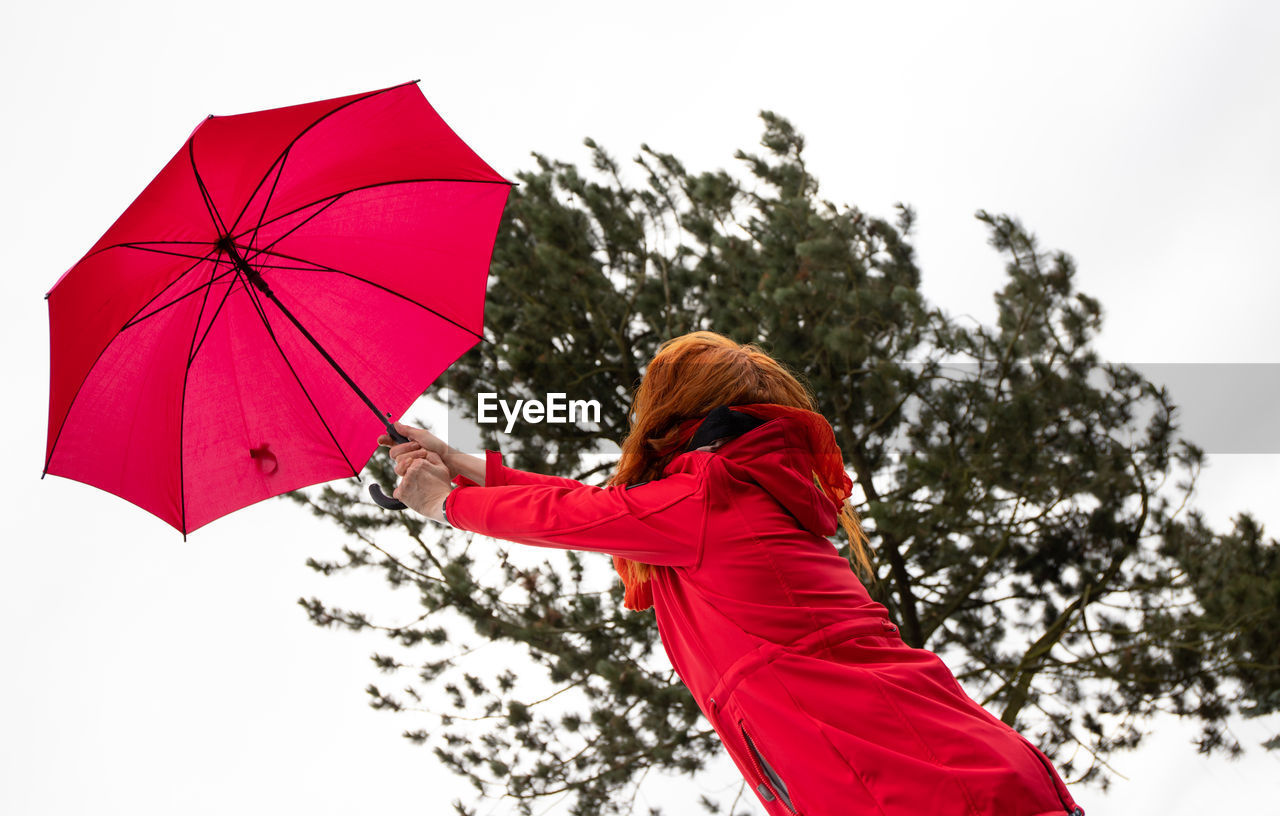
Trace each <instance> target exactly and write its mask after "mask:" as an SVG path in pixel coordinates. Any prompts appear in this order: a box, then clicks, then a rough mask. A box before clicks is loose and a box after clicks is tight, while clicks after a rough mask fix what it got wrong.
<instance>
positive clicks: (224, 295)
mask: <svg viewBox="0 0 1280 816" xmlns="http://www.w3.org/2000/svg"><path fill="white" fill-rule="evenodd" d="M235 272H236V268H235V267H234V266H233V267H232V268H231V269H229V270H227V271H226V272H223V273H222V274H221V275H219V276H218V279H219V280H221V279H222V278H224V277H226V276H227V275H231V274H234V273H235ZM236 277H237V279H238V278H239V275H237V276H236ZM208 285H209V286H212V285H213V281H210V282H209V284H208ZM235 288H236V287H235V284H234V283H232V284H231V285H229V286H228V287H227V291H225V292H223V293H222V300H220V301H219V302H218V308H217V309H214V311H213V317H211V318H209V325H207V326H205V327H204V334H202V335H200V342H199V343H196V347H195V348H194V349H192V351H191V360H188V361H187V364H188V365H190V364H191V361H192V360H195V358H196V355H197V354H199V353H200V349H202V348H204V341H205V340H206V339H208V337H209V332H211V331H213V324H214V323H216V322H217V320H218V315H220V314H222V307H223V306H226V305H227V300H228V299H229V298H230V297H231V293H232V292H233V291H235Z"/></svg>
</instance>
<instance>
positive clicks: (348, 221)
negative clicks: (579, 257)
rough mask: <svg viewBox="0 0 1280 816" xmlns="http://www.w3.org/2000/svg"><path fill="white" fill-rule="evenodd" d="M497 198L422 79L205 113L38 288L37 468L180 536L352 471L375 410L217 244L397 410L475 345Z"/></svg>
mask: <svg viewBox="0 0 1280 816" xmlns="http://www.w3.org/2000/svg"><path fill="white" fill-rule="evenodd" d="M197 169H198V171H199V176H200V179H201V180H203V183H204V186H205V188H206V189H207V194H208V200H209V201H210V202H211V204H212V207H213V209H214V210H216V215H214V214H213V213H211V211H210V208H209V206H207V205H206V203H205V196H204V194H203V193H202V191H201V189H200V184H199V182H198V181H197V176H196V170H197ZM509 191H510V185H509V183H508V182H506V181H505V180H504V179H503V178H502V177H501V176H499V175H498V174H497V173H496V172H494V170H493V169H492V168H490V167H489V166H488V165H487V164H485V163H484V161H482V160H481V159H480V157H479V156H477V155H476V154H475V153H474V152H473V151H472V150H471V149H470V148H469V147H468V146H467V145H466V144H464V143H463V142H462V140H461V139H459V138H458V136H457V135H456V134H455V133H454V132H453V131H452V130H451V129H450V128H449V126H448V125H446V124H445V123H444V121H443V120H442V119H441V118H440V116H439V115H438V114H437V113H436V112H435V111H434V110H433V109H432V107H431V105H430V104H428V102H427V100H426V98H425V97H424V96H423V95H422V91H421V90H419V88H418V86H417V85H416V84H409V85H401V86H397V87H394V88H388V89H384V90H381V91H375V92H371V93H365V94H356V95H353V96H347V97H342V98H338V99H328V100H324V101H321V102H313V103H309V104H305V105H295V106H292V107H287V108H278V109H275V110H267V111H259V112H257V113H246V114H240V115H236V116H221V117H212V118H209V119H207V120H205V121H204V122H202V123H201V124H200V126H199V127H197V128H196V129H195V131H194V132H193V133H192V134H191V137H190V138H189V139H188V142H187V143H186V144H184V145H183V146H182V148H181V149H180V150H179V151H178V152H177V154H175V155H174V157H173V159H172V160H171V161H170V162H169V163H168V164H167V165H166V166H165V167H164V168H163V169H162V170H161V171H160V173H159V175H157V176H156V178H155V179H154V180H153V181H152V182H151V183H150V184H149V185H148V186H147V188H146V189H145V190H143V191H142V193H141V194H140V195H139V196H138V198H137V200H135V201H134V202H133V204H132V205H130V206H129V208H128V209H127V210H126V211H125V212H124V214H122V215H121V216H120V218H119V219H118V220H117V221H116V222H115V224H113V225H112V226H111V228H110V229H108V230H107V232H106V234H105V235H103V236H102V238H101V239H99V240H98V242H97V243H96V244H94V246H93V248H92V249H91V250H90V252H89V253H88V254H87V255H86V256H85V257H84V258H83V259H81V260H80V261H79V262H78V263H77V264H76V265H75V266H74V267H72V268H71V269H70V270H69V271H68V272H67V273H66V274H65V275H63V277H62V278H61V280H59V281H58V283H57V284H56V285H55V286H54V288H53V289H52V291H50V293H49V296H48V300H49V324H50V337H51V378H50V398H49V433H48V440H47V445H46V467H45V470H46V472H47V473H53V474H56V475H59V476H65V477H68V478H71V479H76V480H78V481H82V482H87V483H89V484H92V485H96V486H98V487H100V488H102V489H104V490H108V491H110V492H112V493H115V494H117V495H119V496H121V497H123V498H125V499H128V500H129V501H131V502H133V503H135V504H137V505H139V506H141V507H143V508H145V509H146V510H148V511H150V512H152V513H154V514H156V515H157V516H159V517H160V518H162V519H164V520H165V521H167V522H168V523H169V524H172V525H173V526H175V527H177V528H178V529H180V530H182V531H183V532H187V531H190V530H194V529H196V528H198V527H200V526H201V525H203V524H205V523H207V522H209V521H211V520H213V519H215V518H217V517H219V516H221V515H223V514H225V513H228V512H231V511H232V510H235V509H237V508H239V507H243V506H245V505H247V504H251V503H253V502H256V501H259V500H261V499H264V498H267V497H268V496H274V495H276V494H278V493H283V492H285V491H288V490H293V489H295V488H298V487H302V486H304V485H309V484H314V483H316V482H322V481H327V480H330V479H334V478H338V477H341V476H351V475H353V474H354V473H356V472H358V471H359V469H360V468H361V467H363V465H364V463H365V461H366V460H367V459H368V458H369V456H370V454H371V453H372V452H373V451H374V449H375V443H374V440H375V439H376V438H377V436H378V434H379V433H380V432H381V430H382V425H381V424H380V423H379V421H378V418H377V417H375V416H374V414H373V412H372V411H371V410H370V409H369V408H368V407H367V406H366V405H365V404H364V403H363V402H361V401H360V399H359V398H358V397H357V396H356V395H355V393H354V392H353V391H352V390H351V389H350V387H348V385H347V384H346V383H345V382H344V381H343V380H342V379H341V378H340V376H339V375H338V374H336V373H335V372H334V370H333V369H332V368H331V367H330V365H329V364H328V363H327V362H326V361H325V360H324V359H323V358H322V357H321V355H320V354H319V353H317V352H316V350H315V349H314V347H313V346H312V345H311V344H310V343H309V342H308V341H307V340H305V339H304V338H303V337H302V336H301V334H300V333H299V332H298V331H297V330H296V329H295V328H294V327H293V326H292V325H291V324H290V323H289V322H288V321H287V320H286V318H285V317H284V316H283V314H281V312H280V311H279V310H278V309H277V308H276V307H275V306H274V305H273V304H272V303H271V302H270V301H269V300H267V299H266V298H265V297H264V296H263V295H261V294H259V293H258V292H257V291H256V290H252V288H251V287H249V286H247V285H246V284H245V282H244V281H243V280H242V279H241V276H239V275H238V274H236V273H235V272H234V271H233V267H232V265H231V263H230V262H229V261H228V260H227V256H226V255H225V254H220V253H218V252H217V250H216V249H215V246H216V243H217V241H218V239H219V237H220V236H222V235H224V234H230V235H232V236H233V237H234V239H235V243H236V244H237V246H238V247H239V248H240V249H239V251H240V253H241V254H242V255H244V257H245V259H246V260H247V261H249V263H250V265H251V266H253V267H255V268H257V269H258V271H259V272H260V274H261V275H262V277H263V279H264V280H265V281H266V282H267V284H269V285H270V287H271V288H272V290H273V291H274V292H275V293H276V295H277V296H278V297H279V298H280V301H281V302H282V303H283V304H284V305H285V307H286V308H287V309H289V310H290V311H292V312H293V313H294V315H295V316H296V317H297V318H298V320H299V321H300V322H301V323H302V324H303V325H304V326H305V327H306V328H307V330H308V331H310V332H311V333H312V334H313V335H314V336H315V337H316V339H317V340H318V341H319V342H320V343H321V345H322V346H323V347H324V348H325V349H326V351H327V352H328V353H329V354H330V355H331V356H332V357H333V358H334V359H336V360H337V362H338V363H339V365H341V366H342V368H343V369H344V370H345V371H346V372H347V374H348V375H349V376H350V377H351V378H352V379H353V380H354V381H355V382H356V383H357V384H358V385H359V386H360V388H361V389H362V390H363V391H364V392H365V393H366V394H367V395H368V396H369V398H370V399H371V400H372V402H373V403H374V405H375V406H377V408H378V409H379V410H381V411H385V412H388V413H389V414H390V415H391V416H393V417H398V416H401V415H402V414H403V413H404V412H405V411H406V410H408V408H409V406H410V405H411V404H412V403H413V401H414V400H415V399H416V398H417V397H418V396H419V395H420V394H421V393H422V391H423V389H424V388H426V386H427V385H428V384H430V383H431V382H432V380H434V379H435V378H436V377H437V376H438V375H439V374H440V373H441V372H442V371H444V369H445V368H447V367H448V366H449V364H450V363H452V362H453V361H454V360H455V359H457V357H458V356H459V355H461V354H462V353H463V352H465V351H466V350H467V349H469V348H470V347H471V346H473V345H474V344H475V343H476V342H477V336H478V334H479V333H480V332H481V325H482V320H483V314H484V295H485V283H486V278H487V275H488V269H489V257H490V253H491V252H492V248H493V239H494V237H495V235H496V234H497V228H498V222H499V219H500V217H501V214H502V210H503V207H504V205H505V203H506V199H507V195H508V192H509ZM267 252H269V253H270V254H266V253H267ZM202 258H204V260H201V259H202ZM254 296H256V298H255V297H254ZM255 300H256V301H258V302H260V303H261V307H262V309H263V310H264V311H265V314H266V317H267V320H268V321H269V323H270V326H271V328H270V330H268V329H267V328H266V327H264V325H263V321H262V319H261V318H260V317H259V314H258V311H257V305H256V304H255ZM426 307H429V308H426ZM432 310H434V312H433V311H432ZM148 315H149V316H148ZM135 320H137V322H136V323H133V325H128V324H130V323H132V322H133V321H135ZM126 326H127V327H126ZM122 327H125V328H122ZM277 344H278V346H277Z"/></svg>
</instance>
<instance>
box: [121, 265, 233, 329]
mask: <svg viewBox="0 0 1280 816" xmlns="http://www.w3.org/2000/svg"><path fill="white" fill-rule="evenodd" d="M119 246H125V245H124V244H120V245H119ZM213 254H214V253H213V251H212V250H211V251H210V252H209V253H207V254H206V255H205V256H204V257H203V258H196V262H195V263H193V264H191V266H188V267H187V268H186V269H184V270H182V271H181V272H179V273H178V274H177V275H176V276H174V278H173V280H171V281H169V282H168V283H166V284H165V285H164V288H163V289H161V290H160V291H159V292H156V293H155V294H154V295H152V296H151V297H149V298H147V302H146V303H144V304H142V305H141V306H139V307H138V311H136V312H134V313H133V316H132V317H130V318H129V320H128V321H127V322H126V323H125V324H124V326H122V327H121V329H120V330H121V331H124V329H126V328H128V327H129V325H130V324H131V323H133V322H134V321H136V320H137V319H138V315H140V314H142V310H143V309H145V308H147V307H148V306H150V305H151V304H152V303H155V302H156V300H157V299H159V297H160V296H161V295H163V294H164V293H165V292H168V291H169V290H170V289H172V288H173V286H174V285H175V284H176V283H177V282H178V281H180V280H182V279H183V278H185V277H186V276H187V275H189V274H190V273H191V271H192V270H194V269H195V268H196V267H197V266H199V265H200V264H202V263H203V262H205V261H207V260H209V258H210V256H212V255H213ZM192 291H196V290H194V289H193V290H192Z"/></svg>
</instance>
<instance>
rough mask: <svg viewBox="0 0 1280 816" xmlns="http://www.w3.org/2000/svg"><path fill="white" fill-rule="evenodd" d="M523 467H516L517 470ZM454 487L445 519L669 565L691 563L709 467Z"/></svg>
mask: <svg viewBox="0 0 1280 816" xmlns="http://www.w3.org/2000/svg"><path fill="white" fill-rule="evenodd" d="M517 472H520V471H517ZM485 478H486V484H485V486H484V487H478V486H474V485H468V486H462V487H458V488H455V489H454V490H453V491H452V492H451V493H450V494H449V496H448V498H447V499H446V501H445V515H446V516H448V519H449V523H450V524H452V525H453V526H454V527H458V528H461V529H463V530H471V531H472V532H476V533H480V534H481V535H487V536H492V537H494V538H502V539H506V540H508V541H515V542H517V543H520V544H531V545H533V546H537V547H553V548H556V549H565V550H587V551H591V552H602V553H608V554H609V555H619V556H622V557H623V558H628V559H631V560H633V561H641V562H643V563H646V564H656V565H660V566H670V567H691V566H695V565H696V564H697V563H698V561H699V558H700V556H701V553H702V542H703V537H704V536H703V529H704V521H705V518H706V504H707V503H706V469H705V468H697V469H695V470H691V471H688V472H681V473H673V474H671V475H670V476H667V477H665V478H663V479H658V480H656V481H652V482H646V483H643V484H639V485H632V486H630V487H623V486H613V487H603V488H601V487H592V486H590V485H583V484H579V483H576V482H573V480H572V479H567V480H564V481H565V482H568V483H567V484H559V483H536V482H535V483H530V484H500V485H493V486H490V485H489V484H488V483H487V479H488V473H486V476H485Z"/></svg>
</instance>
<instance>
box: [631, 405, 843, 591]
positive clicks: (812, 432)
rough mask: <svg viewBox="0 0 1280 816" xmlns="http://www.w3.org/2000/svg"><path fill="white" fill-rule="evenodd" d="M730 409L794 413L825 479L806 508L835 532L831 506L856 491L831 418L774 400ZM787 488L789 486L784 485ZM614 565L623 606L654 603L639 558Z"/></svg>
mask: <svg viewBox="0 0 1280 816" xmlns="http://www.w3.org/2000/svg"><path fill="white" fill-rule="evenodd" d="M730 410H732V411H738V412H741V413H744V414H748V415H750V416H753V417H756V418H758V419H763V420H770V419H777V418H779V417H790V418H791V419H792V420H794V421H795V424H796V425H797V427H798V428H799V429H800V431H801V432H802V433H803V434H804V436H805V452H806V455H808V456H810V457H811V458H812V460H813V467H812V469H811V473H813V474H816V475H817V476H818V478H819V479H821V481H822V487H823V492H822V493H814V494H812V495H811V496H810V499H811V501H812V506H810V507H808V508H806V513H805V515H806V516H807V520H808V521H809V523H810V525H811V526H812V527H813V528H814V529H815V530H819V531H820V532H821V533H822V535H831V534H832V533H834V532H835V526H832V527H831V529H830V530H827V529H826V521H827V519H828V517H829V516H830V518H831V519H832V523H833V525H834V524H836V523H837V522H835V521H834V519H835V516H833V515H830V514H829V510H830V511H832V512H835V513H839V512H840V507H841V505H842V504H843V503H844V500H845V499H847V498H849V495H850V494H851V493H852V492H853V480H852V479H850V478H849V474H848V473H845V470H844V457H843V456H842V455H841V453H840V446H839V445H837V444H836V435H835V433H834V432H833V431H832V430H831V423H829V422H827V418H826V417H824V416H823V415H822V414H819V413H817V412H816V411H806V410H805V409H803V408H794V407H792V406H790V405H775V404H772V403H752V404H750V405H735V406H732V407H731V408H730ZM703 419H704V418H703V417H694V418H692V419H688V420H685V421H684V422H682V423H681V424H680V429H679V433H678V435H677V437H676V443H675V445H674V449H675V450H680V449H682V448H685V447H687V446H688V444H689V441H690V440H691V439H692V438H693V435H694V434H695V433H696V432H697V430H698V426H699V425H700V424H701V423H702V421H703ZM783 478H784V479H787V478H790V476H789V475H785V476H784V477H783ZM784 489H786V488H785V487H784ZM824 495H825V497H826V498H827V499H829V500H830V502H831V507H830V508H828V506H827V502H825V501H823V498H824ZM613 567H614V569H615V570H617V572H618V576H619V577H620V578H622V583H623V585H625V586H626V595H625V597H624V598H623V606H625V607H626V608H627V609H635V610H644V609H648V608H649V607H651V606H653V587H651V586H650V585H649V580H648V579H646V578H642V577H641V575H640V573H639V571H638V569H637V562H635V561H632V560H630V559H626V558H622V557H620V556H614V559H613Z"/></svg>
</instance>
